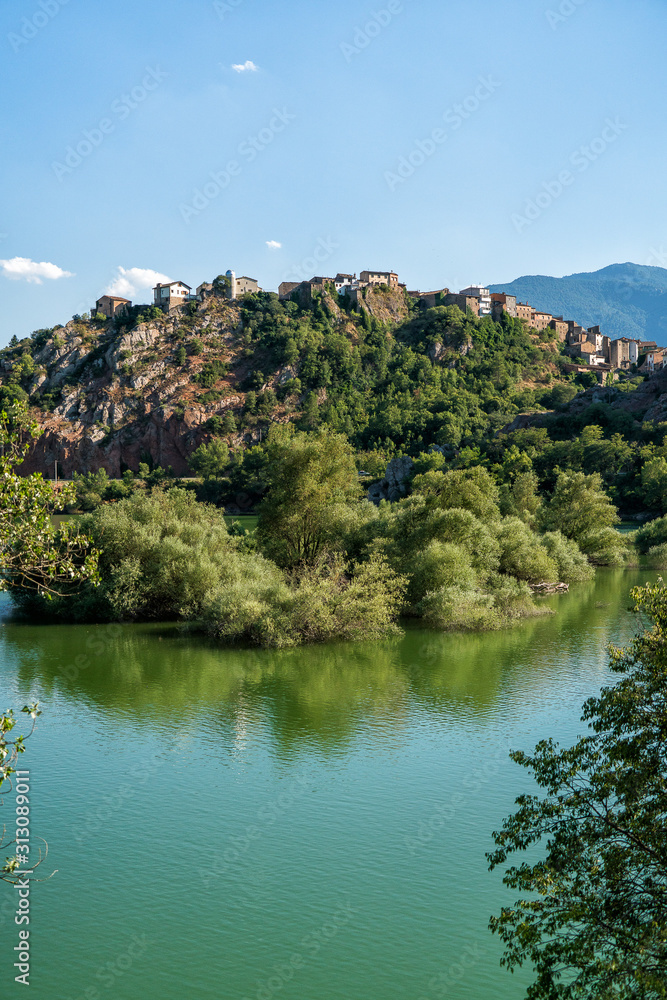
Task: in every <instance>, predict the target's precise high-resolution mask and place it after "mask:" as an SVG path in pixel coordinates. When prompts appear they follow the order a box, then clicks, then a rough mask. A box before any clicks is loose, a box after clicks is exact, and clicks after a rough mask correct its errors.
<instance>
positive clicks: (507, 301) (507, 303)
mask: <svg viewBox="0 0 667 1000" xmlns="http://www.w3.org/2000/svg"><path fill="white" fill-rule="evenodd" d="M503 313H507V315H508V316H511V317H512V319H516V295H506V294H505V293H504V292H493V293H492V295H491V315H492V316H493V318H494V319H495V320H498V319H500V317H501V316H502V314H503Z"/></svg>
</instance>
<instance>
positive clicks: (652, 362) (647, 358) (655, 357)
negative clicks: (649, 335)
mask: <svg viewBox="0 0 667 1000" xmlns="http://www.w3.org/2000/svg"><path fill="white" fill-rule="evenodd" d="M648 343H651V341H649V342H648ZM665 353H666V352H665V351H663V350H661V349H659V350H652V351H646V353H645V354H642V355H640V359H639V360H640V364H639V368H638V369H637V371H640V372H646V373H650V372H657V371H658V370H659V369H660V368H663V367H664V365H665Z"/></svg>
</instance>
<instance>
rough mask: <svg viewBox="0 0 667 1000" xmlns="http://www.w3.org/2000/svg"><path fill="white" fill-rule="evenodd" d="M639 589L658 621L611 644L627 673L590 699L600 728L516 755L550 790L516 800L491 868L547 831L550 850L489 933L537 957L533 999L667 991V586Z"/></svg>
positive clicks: (643, 607) (648, 997)
mask: <svg viewBox="0 0 667 1000" xmlns="http://www.w3.org/2000/svg"><path fill="white" fill-rule="evenodd" d="M631 593H632V599H633V601H634V602H635V610H636V611H640V612H643V613H644V615H645V616H646V618H647V619H648V624H647V627H646V629H645V631H644V632H643V634H641V635H640V636H639V637H638V638H637V639H635V640H634V641H633V642H632V643H631V644H630V646H628V647H627V648H626V649H615V648H612V650H611V667H612V670H614V672H616V673H618V674H620V675H621V679H620V681H619V682H618V683H617V684H616V685H615V686H613V687H608V688H604V689H603V690H602V692H601V694H600V696H599V697H597V698H591V699H590V700H589V701H587V702H586V704H585V706H584V714H583V719H584V720H586V721H587V722H588V723H589V727H590V729H591V730H592V733H591V735H588V736H586V737H584V738H582V739H581V740H579V742H578V743H576V744H575V746H573V747H572V748H571V749H567V750H562V749H560V748H559V747H558V745H557V744H554V743H553V741H551V740H545V741H543V742H541V743H539V744H538V745H537V747H536V748H535V750H534V752H533V753H532V754H527V753H523V752H521V751H516V752H513V753H512V754H511V756H512V759H513V760H514V761H516V762H517V763H518V764H521V765H522V766H523V767H527V768H528V769H529V770H530V771H531V772H532V773H533V774H534V776H535V779H536V781H537V784H538V785H539V787H540V788H541V789H543V790H544V791H545V792H546V794H545V795H544V797H540V796H538V795H522V796H520V797H519V798H518V799H517V800H516V804H517V806H518V807H519V808H518V810H517V812H516V813H514V814H513V815H512V816H510V817H509V818H508V819H507V820H505V822H504V824H503V828H502V830H501V831H500V832H496V833H494V840H495V843H496V848H497V849H496V850H495V851H494V852H493V853H492V854H489V855H488V858H489V861H490V867H491V868H492V869H493V868H495V867H496V866H497V865H505V863H506V862H507V860H508V858H509V856H510V855H511V854H514V853H515V852H519V851H525V850H528V849H534V848H535V847H536V846H537V845H538V844H539V843H540V842H541V841H542V840H543V839H546V845H545V848H546V850H545V853H544V856H542V857H541V858H540V859H539V860H537V861H533V862H532V863H529V862H526V861H524V862H523V863H522V864H520V865H518V866H514V867H510V868H509V869H508V870H507V871H506V872H505V875H504V882H505V885H507V886H509V887H510V888H512V889H516V890H519V891H520V892H521V893H522V898H520V899H519V901H518V902H517V903H516V904H515V905H514V906H513V907H506V908H503V910H502V911H501V914H500V916H497V917H492V918H491V923H490V927H491V929H492V930H493V931H494V932H495V933H497V934H498V935H499V936H500V938H501V939H502V940H503V942H504V943H505V945H506V950H505V954H504V957H503V960H502V962H503V965H505V966H507V967H508V968H509V969H511V970H514V969H515V968H517V967H519V966H521V965H523V964H524V962H530V963H532V964H533V966H534V973H535V980H534V982H533V983H532V985H531V986H530V987H529V989H528V993H527V996H528V998H529V1000H556V998H558V1000H612V998H613V1000H630V998H632V1000H659V998H665V997H667V836H666V834H665V828H666V825H667V645H666V640H667V588H666V587H665V586H664V585H663V584H662V581H660V582H659V583H658V584H657V585H655V586H649V585H647V586H646V587H637V588H635V589H633V591H632V592H631ZM526 894H529V895H527V896H526Z"/></svg>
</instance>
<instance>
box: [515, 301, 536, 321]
mask: <svg viewBox="0 0 667 1000" xmlns="http://www.w3.org/2000/svg"><path fill="white" fill-rule="evenodd" d="M533 312H534V310H533V307H532V306H529V305H528V303H527V302H517V304H516V318H517V319H522V320H524V322H525V323H527V324H528V326H530V324H531V321H532V319H533Z"/></svg>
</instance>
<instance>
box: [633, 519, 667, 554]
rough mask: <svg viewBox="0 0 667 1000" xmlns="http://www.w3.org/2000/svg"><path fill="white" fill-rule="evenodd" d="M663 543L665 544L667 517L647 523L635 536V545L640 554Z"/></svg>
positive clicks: (666, 539) (666, 540) (666, 538)
mask: <svg viewBox="0 0 667 1000" xmlns="http://www.w3.org/2000/svg"><path fill="white" fill-rule="evenodd" d="M663 542H667V517H657V518H656V519H655V521H649V522H648V524H645V525H643V526H642V527H641V528H640V529H639V531H638V532H637V533H636V534H635V545H636V546H637V548H638V549H639V551H640V552H648V551H649V549H652V548H653V547H654V546H657V545H662V544H663Z"/></svg>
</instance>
